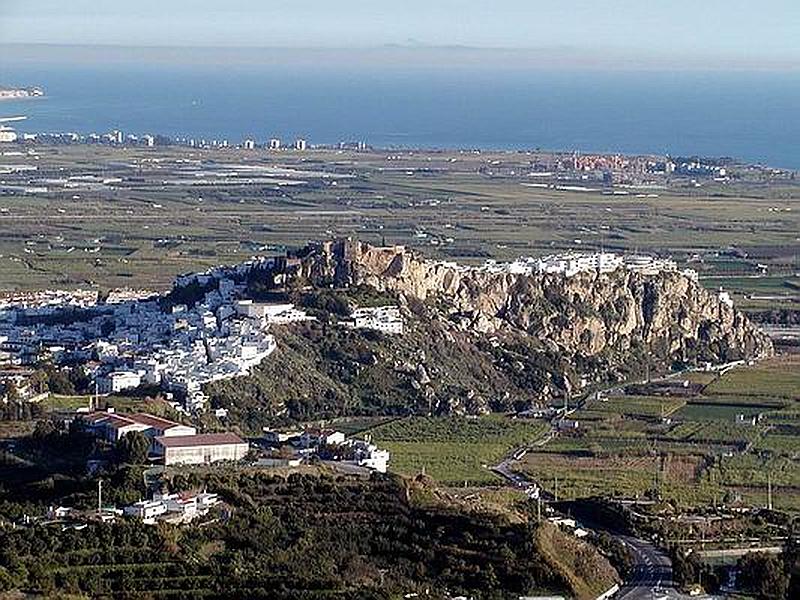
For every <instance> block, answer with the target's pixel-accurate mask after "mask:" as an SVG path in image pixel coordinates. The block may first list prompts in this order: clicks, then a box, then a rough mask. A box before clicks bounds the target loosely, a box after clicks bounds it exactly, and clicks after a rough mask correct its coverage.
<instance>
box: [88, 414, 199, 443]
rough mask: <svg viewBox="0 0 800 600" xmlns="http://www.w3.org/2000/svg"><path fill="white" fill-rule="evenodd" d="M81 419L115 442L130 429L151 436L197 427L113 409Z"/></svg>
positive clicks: (190, 432) (190, 431) (182, 433)
mask: <svg viewBox="0 0 800 600" xmlns="http://www.w3.org/2000/svg"><path fill="white" fill-rule="evenodd" d="M81 420H82V421H83V422H84V424H85V425H86V427H87V428H88V429H91V430H92V431H94V433H95V435H97V436H98V437H102V438H105V439H106V440H108V441H110V442H116V441H118V440H119V439H121V438H122V437H123V436H125V435H126V434H127V433H130V432H132V431H141V432H142V433H144V434H145V435H146V436H148V437H151V438H155V437H158V436H166V437H170V436H186V435H194V434H195V433H197V429H195V428H194V427H192V426H190V425H182V424H181V423H176V422H174V421H170V420H169V419H163V418H161V417H156V416H155V415H149V414H147V413H133V414H118V413H116V412H114V410H113V409H109V410H108V411H104V412H102V411H98V412H93V413H89V414H87V415H83V416H82V417H81Z"/></svg>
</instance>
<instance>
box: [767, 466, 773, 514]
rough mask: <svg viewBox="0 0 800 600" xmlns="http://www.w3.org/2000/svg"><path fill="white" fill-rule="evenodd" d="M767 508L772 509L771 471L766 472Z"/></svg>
mask: <svg viewBox="0 0 800 600" xmlns="http://www.w3.org/2000/svg"><path fill="white" fill-rule="evenodd" d="M767 508H768V509H769V510H772V473H771V472H769V473H767Z"/></svg>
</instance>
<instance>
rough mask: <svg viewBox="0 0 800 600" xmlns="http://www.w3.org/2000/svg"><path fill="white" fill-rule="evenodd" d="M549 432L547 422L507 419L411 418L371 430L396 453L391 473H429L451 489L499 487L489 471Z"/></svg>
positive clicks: (383, 443) (385, 446)
mask: <svg viewBox="0 0 800 600" xmlns="http://www.w3.org/2000/svg"><path fill="white" fill-rule="evenodd" d="M545 431H547V425H546V424H545V423H542V422H529V421H511V420H508V419H506V418H504V417H498V416H490V417H481V418H466V417H441V418H436V417H407V418H405V419H400V420H397V421H392V422H391V423H388V424H386V425H380V426H378V427H376V428H374V429H371V430H369V434H370V435H371V436H372V439H373V441H375V443H377V444H378V445H379V446H381V447H382V448H387V449H388V450H389V451H390V452H391V453H392V460H391V469H392V470H393V471H396V472H398V473H402V474H404V475H409V476H414V475H417V474H419V473H422V472H424V473H425V474H426V475H428V476H429V477H432V478H433V479H435V480H437V481H439V482H441V483H444V484H448V485H465V484H466V485H475V484H482V483H498V482H500V481H501V480H500V479H499V478H498V477H497V476H496V475H495V474H494V473H492V472H491V471H490V470H489V468H488V467H491V466H494V465H495V464H497V463H498V462H500V461H501V460H502V459H503V457H504V456H505V455H506V454H508V452H510V451H511V450H512V449H513V448H515V447H517V446H521V445H525V444H528V443H531V442H533V441H535V440H536V439H538V438H539V437H541V436H542V435H543V434H544V433H545Z"/></svg>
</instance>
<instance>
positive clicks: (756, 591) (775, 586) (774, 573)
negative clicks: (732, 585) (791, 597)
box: [737, 552, 789, 600]
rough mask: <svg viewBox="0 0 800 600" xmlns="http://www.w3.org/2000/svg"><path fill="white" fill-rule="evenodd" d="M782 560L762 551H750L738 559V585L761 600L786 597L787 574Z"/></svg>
mask: <svg viewBox="0 0 800 600" xmlns="http://www.w3.org/2000/svg"><path fill="white" fill-rule="evenodd" d="M783 566H784V563H783V561H782V560H781V559H780V558H778V557H777V556H775V555H772V554H766V553H764V552H750V553H748V554H745V555H744V556H743V557H742V558H740V559H739V562H738V563H737V567H738V568H739V578H738V582H739V586H740V587H741V589H742V590H743V591H746V592H749V593H751V594H753V595H754V596H756V597H757V598H759V599H761V600H783V599H784V598H788V595H787V592H788V590H789V576H788V575H787V574H786V572H785V571H784V569H783Z"/></svg>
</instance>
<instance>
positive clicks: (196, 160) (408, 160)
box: [0, 146, 800, 304]
mask: <svg viewBox="0 0 800 600" xmlns="http://www.w3.org/2000/svg"><path fill="white" fill-rule="evenodd" d="M35 152H36V156H30V157H28V156H26V157H25V158H20V159H19V161H21V162H23V163H24V162H26V161H27V162H30V163H31V164H35V166H36V167H37V169H38V171H39V172H40V173H43V174H46V173H57V174H58V177H63V178H66V177H69V176H92V175H94V176H97V177H99V178H101V179H102V178H118V179H120V180H121V181H118V182H115V183H111V184H108V185H99V186H94V188H93V189H89V190H84V189H76V188H74V187H59V186H58V185H54V184H49V185H48V186H47V187H48V188H49V189H48V191H47V192H39V193H36V194H31V195H20V196H3V197H0V255H1V256H0V290H2V289H20V288H26V289H30V288H42V287H54V286H57V287H86V286H95V287H118V286H132V287H146V288H158V289H163V288H164V287H165V286H168V285H169V283H170V281H171V279H172V278H173V277H174V276H175V275H176V274H178V273H182V272H186V271H190V270H197V269H205V268H207V267H209V266H211V265H214V264H219V263H232V262H238V261H241V260H244V259H246V258H249V257H250V256H252V255H253V254H256V253H261V254H265V253H271V252H282V251H284V250H285V249H286V248H287V247H289V248H292V247H297V246H300V245H302V244H304V243H305V242H306V241H307V240H311V239H327V238H330V237H332V236H347V235H358V236H359V237H361V238H362V239H364V240H366V241H372V242H379V241H380V240H381V239H383V238H385V239H386V240H387V242H389V243H399V244H406V245H408V246H412V247H414V248H418V249H421V250H424V251H425V253H426V254H428V255H430V256H432V257H434V258H446V259H451V260H460V261H465V262H472V263H475V262H483V261H484V260H485V259H486V258H496V259H499V260H508V259H514V258H517V257H518V256H519V255H540V254H545V253H552V252H557V251H560V250H568V249H574V248H575V247H576V246H580V247H581V248H585V249H598V248H600V247H604V248H606V249H612V250H614V251H639V252H647V251H651V252H657V253H659V254H663V255H672V256H674V257H675V258H677V259H678V260H679V261H685V260H689V259H690V258H691V259H692V263H691V266H692V267H693V268H696V269H697V270H698V271H699V272H700V274H701V276H702V277H703V281H704V283H705V284H706V285H708V286H709V287H711V288H713V289H717V287H719V285H723V286H725V287H726V288H730V289H731V290H732V291H734V292H735V293H736V298H737V301H742V300H744V294H747V293H761V294H770V295H777V296H787V298H788V297H789V296H792V295H794V296H797V295H798V294H800V292H798V290H797V288H794V287H792V286H791V285H787V282H789V283H792V282H793V281H794V280H793V279H792V278H791V273H792V271H793V270H796V256H798V253H800V242H798V239H797V235H796V233H797V231H798V230H800V194H798V188H797V187H796V186H795V185H794V184H792V183H790V182H788V181H787V182H785V183H783V184H781V185H777V184H776V185H774V186H769V185H764V184H763V183H761V182H759V183H758V184H756V185H753V184H749V183H747V182H746V181H742V182H741V183H737V184H733V183H731V184H727V185H725V186H716V185H714V184H711V183H710V182H709V183H708V185H704V186H703V187H701V188H697V187H694V186H693V185H692V186H690V185H686V184H685V182H683V183H682V182H680V181H678V182H676V183H675V184H674V185H670V186H666V187H663V188H660V189H659V190H658V193H657V194H654V195H653V196H645V195H641V196H640V195H637V194H635V193H633V192H631V193H629V194H628V195H615V196H608V195H604V194H596V193H581V192H576V191H563V190H555V189H546V188H535V187H530V186H528V185H525V184H527V183H530V177H529V176H528V173H529V172H530V168H531V162H532V161H533V160H534V159H535V156H533V155H532V154H530V153H517V152H480V153H473V152H455V151H454V152H425V151H414V152H394V151H393V152H385V151H381V150H375V151H372V152H359V153H354V152H340V151H323V150H320V151H309V152H305V153H297V152H282V153H274V152H272V153H271V152H266V151H261V150H258V151H253V152H244V151H240V150H235V149H227V150H213V149H198V148H181V147H159V148H111V147H106V146H36V147H35ZM214 165H216V166H218V167H220V169H221V170H223V171H227V170H229V167H235V166H236V165H245V166H247V167H278V168H288V169H298V170H302V171H304V172H306V173H307V175H306V176H303V177H295V178H294V179H296V180H298V181H299V183H297V184H293V185H279V184H278V183H274V182H263V183H249V182H248V181H247V179H246V178H241V179H237V178H235V177H234V178H219V182H215V181H209V182H208V183H204V184H202V185H198V184H196V183H195V182H193V181H192V180H193V179H196V178H195V176H194V175H193V174H192V171H198V170H200V171H202V170H204V169H206V168H208V167H211V166H214ZM187 171H188V174H187ZM308 173H310V174H308ZM319 173H324V175H325V176H324V177H321V176H319V175H318V174H319ZM42 177H45V175H42ZM4 178H5V180H6V183H8V184H10V185H13V184H15V183H18V184H24V185H28V183H27V181H28V180H29V179H30V176H29V175H28V174H26V173H21V174H19V175H13V174H12V175H8V176H5V177H4ZM170 179H173V180H176V181H173V182H172V183H170V184H169V185H165V184H164V182H165V180H170ZM207 179H209V178H207ZM210 179H214V178H213V177H211V178H210ZM765 206H768V207H770V208H773V207H774V208H778V209H780V210H779V211H777V212H775V211H767V210H765V209H764V207H765ZM731 247H736V248H737V249H740V250H741V251H742V252H746V253H747V255H748V256H747V257H744V256H742V255H737V256H728V255H727V253H728V252H727V251H728V249H729V248H731ZM758 264H767V265H768V266H769V268H770V272H769V276H768V277H764V278H749V277H742V275H746V274H750V273H753V272H754V271H757V265H758ZM773 271H774V273H773ZM710 277H718V278H716V279H706V278H710ZM783 301H784V300H782V299H778V300H776V301H775V302H773V304H780V303H781V302H783ZM786 301H788V300H786ZM748 302H758V301H756V300H752V301H751V300H748Z"/></svg>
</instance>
